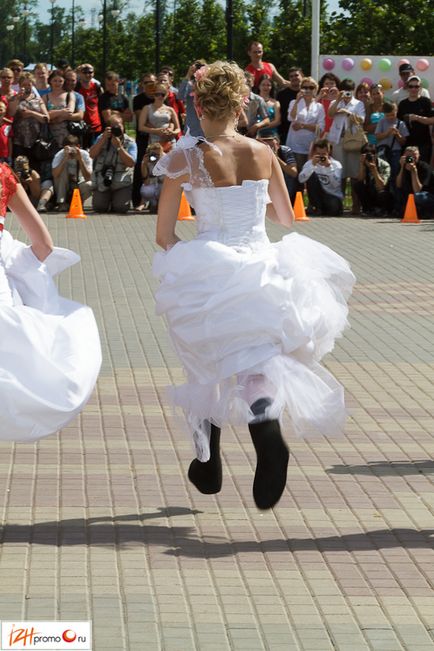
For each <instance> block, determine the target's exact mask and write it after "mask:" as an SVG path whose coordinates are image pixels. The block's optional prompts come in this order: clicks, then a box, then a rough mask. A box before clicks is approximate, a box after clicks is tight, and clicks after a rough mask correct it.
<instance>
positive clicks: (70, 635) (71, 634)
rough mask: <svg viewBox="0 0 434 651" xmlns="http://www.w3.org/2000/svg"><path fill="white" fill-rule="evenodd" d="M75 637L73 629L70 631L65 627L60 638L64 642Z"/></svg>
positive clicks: (70, 640) (71, 640)
mask: <svg viewBox="0 0 434 651" xmlns="http://www.w3.org/2000/svg"><path fill="white" fill-rule="evenodd" d="M76 639H77V634H76V633H74V631H71V629H70V628H67V629H66V631H63V633H62V640H63V641H64V642H74V640H76Z"/></svg>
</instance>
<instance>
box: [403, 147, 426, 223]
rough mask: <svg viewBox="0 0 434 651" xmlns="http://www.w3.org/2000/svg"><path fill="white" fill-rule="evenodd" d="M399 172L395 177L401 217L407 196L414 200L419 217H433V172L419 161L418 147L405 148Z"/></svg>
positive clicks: (424, 163)
mask: <svg viewBox="0 0 434 651" xmlns="http://www.w3.org/2000/svg"><path fill="white" fill-rule="evenodd" d="M400 165H401V167H400V170H399V173H398V176H397V177H396V187H397V189H398V190H399V197H400V201H399V203H400V209H401V216H402V215H403V214H404V209H405V206H406V204H407V199H408V195H409V194H414V200H415V203H416V208H417V212H418V215H419V217H434V170H433V168H432V167H431V165H428V163H426V162H425V161H423V160H420V152H419V149H418V147H406V148H405V150H404V154H403V156H401V160H400Z"/></svg>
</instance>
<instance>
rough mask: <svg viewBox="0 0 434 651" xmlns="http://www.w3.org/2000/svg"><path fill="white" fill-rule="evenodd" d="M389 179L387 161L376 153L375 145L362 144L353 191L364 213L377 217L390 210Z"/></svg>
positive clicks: (391, 201) (391, 200) (391, 203)
mask: <svg viewBox="0 0 434 651" xmlns="http://www.w3.org/2000/svg"><path fill="white" fill-rule="evenodd" d="M389 179H390V165H389V163H388V162H387V161H385V160H383V159H382V158H380V157H379V156H378V155H377V149H376V146H375V145H372V144H370V143H368V144H366V145H363V147H362V148H361V151H360V162H359V174H358V177H357V180H356V182H355V184H354V191H355V192H356V194H357V196H358V198H359V201H360V205H361V207H362V212H363V213H364V214H365V215H367V216H370V215H373V216H375V217H379V216H381V215H387V214H388V213H390V212H391V210H392V208H393V196H392V193H391V192H390V191H389Z"/></svg>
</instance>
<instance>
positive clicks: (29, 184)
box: [14, 156, 53, 212]
mask: <svg viewBox="0 0 434 651" xmlns="http://www.w3.org/2000/svg"><path fill="white" fill-rule="evenodd" d="M14 172H15V174H16V175H17V177H18V179H19V181H20V183H21V185H22V186H23V188H24V190H25V191H26V194H27V196H28V197H29V199H30V201H31V202H32V204H33V205H34V206H35V207H36V209H37V210H38V212H47V207H46V204H47V203H48V201H50V199H51V197H52V196H53V183H52V182H51V181H50V180H46V181H43V182H41V177H40V175H39V173H38V172H37V171H36V170H34V169H32V168H31V167H30V163H29V159H28V158H27V156H17V157H16V158H15V161H14Z"/></svg>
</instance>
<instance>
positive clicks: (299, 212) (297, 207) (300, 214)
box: [294, 192, 310, 222]
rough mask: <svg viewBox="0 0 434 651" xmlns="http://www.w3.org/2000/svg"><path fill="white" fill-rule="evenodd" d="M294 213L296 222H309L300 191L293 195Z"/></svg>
mask: <svg viewBox="0 0 434 651" xmlns="http://www.w3.org/2000/svg"><path fill="white" fill-rule="evenodd" d="M294 215H295V221H296V222H310V219H309V217H308V216H307V215H306V211H305V209H304V202H303V193H302V192H297V194H296V195H295V203H294Z"/></svg>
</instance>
